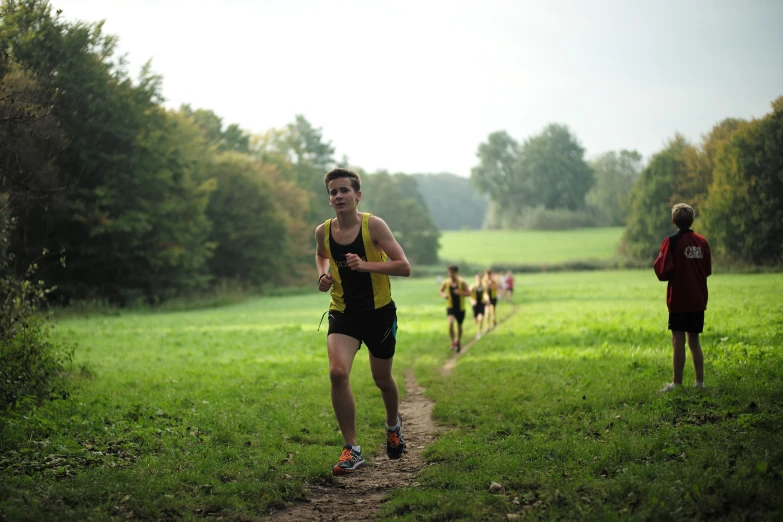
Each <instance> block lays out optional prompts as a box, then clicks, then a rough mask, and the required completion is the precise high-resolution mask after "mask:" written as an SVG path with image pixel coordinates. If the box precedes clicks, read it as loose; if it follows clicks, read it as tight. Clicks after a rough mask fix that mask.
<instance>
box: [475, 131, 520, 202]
mask: <svg viewBox="0 0 783 522" xmlns="http://www.w3.org/2000/svg"><path fill="white" fill-rule="evenodd" d="M476 155H477V156H478V158H479V164H478V165H477V166H476V167H474V168H473V169H472V170H471V172H470V180H471V182H473V185H474V186H475V187H476V189H477V190H478V191H479V192H480V193H482V194H487V195H489V197H490V199H491V200H492V201H494V202H495V203H496V205H498V206H499V207H501V208H503V209H506V210H508V211H509V212H519V211H520V210H521V208H522V206H523V205H524V203H523V201H524V199H525V196H524V191H525V190H528V189H529V187H526V186H525V182H524V179H523V177H522V175H521V173H520V170H519V144H518V143H517V142H516V141H515V140H514V138H512V137H511V136H509V135H508V133H507V132H505V131H499V132H493V133H492V134H490V135H489V138H488V139H487V142H486V143H482V144H480V145H479V148H478V152H477V153H476Z"/></svg>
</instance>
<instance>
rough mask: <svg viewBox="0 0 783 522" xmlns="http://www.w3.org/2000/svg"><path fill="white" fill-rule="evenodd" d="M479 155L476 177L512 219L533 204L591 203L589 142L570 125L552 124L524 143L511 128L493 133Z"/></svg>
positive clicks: (480, 187)
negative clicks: (585, 145) (509, 131)
mask: <svg viewBox="0 0 783 522" xmlns="http://www.w3.org/2000/svg"><path fill="white" fill-rule="evenodd" d="M477 155H478V158H479V165H477V166H476V167H474V168H473V170H472V171H471V180H472V181H473V183H474V185H475V186H476V188H477V189H478V190H479V191H480V192H482V193H484V194H488V195H489V196H490V198H491V199H492V201H493V203H494V205H493V208H494V212H495V213H496V214H498V215H505V216H507V217H508V219H509V220H510V221H514V220H515V219H516V218H517V217H519V216H520V215H521V214H522V213H523V212H525V210H526V209H530V208H533V207H543V208H545V209H565V210H570V211H575V210H582V209H584V208H585V194H587V191H588V190H590V187H591V186H592V183H593V172H592V169H591V168H590V166H589V165H588V164H587V163H586V162H585V160H584V148H582V146H581V145H580V144H579V141H578V140H577V139H576V137H575V136H573V135H572V134H571V131H570V130H569V129H568V127H566V126H564V125H557V124H550V125H548V126H547V127H546V128H545V129H544V130H543V132H542V133H541V134H539V135H537V136H533V137H532V138H529V139H528V140H526V141H525V142H524V144H522V145H521V146H520V145H519V144H518V143H517V142H516V141H514V139H513V138H512V137H511V136H509V135H508V134H507V133H506V132H505V131H501V132H495V133H492V134H490V136H489V139H488V141H487V142H486V143H482V144H480V145H479V149H478V154H477Z"/></svg>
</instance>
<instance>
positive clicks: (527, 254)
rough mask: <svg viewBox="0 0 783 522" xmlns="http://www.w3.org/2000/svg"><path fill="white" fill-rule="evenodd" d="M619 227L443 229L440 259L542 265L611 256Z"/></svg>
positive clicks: (614, 248) (620, 229)
mask: <svg viewBox="0 0 783 522" xmlns="http://www.w3.org/2000/svg"><path fill="white" fill-rule="evenodd" d="M623 230H625V229H624V228H623V227H605V228H585V229H576V230H556V231H548V230H458V231H448V230H447V231H444V232H442V234H443V235H442V236H441V239H440V251H439V253H438V255H439V256H440V258H441V259H447V260H449V261H455V262H457V261H466V262H468V263H475V264H483V265H490V264H492V263H501V264H510V265H543V264H557V263H564V262H568V261H585V260H598V259H602V260H603V259H611V258H613V257H616V256H617V248H618V246H619V245H620V238H621V237H622V235H623Z"/></svg>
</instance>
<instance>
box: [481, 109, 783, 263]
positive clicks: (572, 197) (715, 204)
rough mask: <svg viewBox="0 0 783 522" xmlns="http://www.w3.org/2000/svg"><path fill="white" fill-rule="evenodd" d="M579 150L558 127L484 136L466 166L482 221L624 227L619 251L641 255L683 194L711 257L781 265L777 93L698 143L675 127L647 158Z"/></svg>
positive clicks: (782, 185) (782, 190)
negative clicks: (519, 136) (756, 112)
mask: <svg viewBox="0 0 783 522" xmlns="http://www.w3.org/2000/svg"><path fill="white" fill-rule="evenodd" d="M584 153H585V150H584V148H583V147H582V146H581V144H580V143H579V140H578V139H577V138H576V137H575V136H574V134H573V133H572V132H571V131H570V129H569V128H568V127H566V126H564V125H557V124H550V125H548V126H547V127H546V128H545V129H544V130H543V132H541V133H540V134H538V135H536V136H533V137H531V138H529V139H527V140H526V141H524V142H523V143H521V144H520V143H519V142H517V141H516V140H514V138H512V137H511V136H510V135H509V134H508V133H507V132H505V131H499V132H495V133H492V134H490V135H489V137H488V139H487V141H486V142H484V143H481V144H480V145H479V147H478V151H477V156H478V160H479V162H478V165H477V166H476V167H475V168H473V170H472V172H471V181H472V182H473V184H474V186H475V187H476V189H477V190H478V191H480V192H481V193H483V194H486V195H487V196H488V197H489V198H490V211H489V216H488V223H487V224H488V226H489V227H496V228H534V229H535V228H538V229H563V228H573V227H584V226H610V225H612V226H623V225H624V226H625V227H626V230H625V234H624V236H623V241H622V244H621V247H620V251H621V253H623V254H626V255H628V256H629V257H631V258H633V259H637V260H641V261H647V260H651V259H654V257H655V255H656V254H657V252H658V248H659V246H660V243H661V241H662V239H663V238H664V237H666V236H667V235H670V234H671V233H672V231H673V229H672V225H671V217H670V213H671V207H672V206H673V205H674V204H675V203H679V202H686V203H689V204H691V205H692V206H693V207H694V209H695V210H696V213H697V221H696V224H695V225H694V226H695V227H698V228H699V230H700V231H701V232H702V233H704V234H705V235H706V236H707V238H708V239H709V241H710V242H711V244H712V246H713V250H714V254H715V256H716V258H717V259H718V261H719V262H721V263H723V264H725V265H737V264H741V265H754V266H759V265H761V266H765V265H781V264H783V241H781V238H782V237H783V97H780V98H778V99H777V100H775V101H774V102H773V103H772V111H771V112H770V113H769V114H767V115H766V116H764V117H763V118H761V119H757V120H752V121H744V120H740V119H734V118H729V119H726V120H724V121H722V122H720V123H718V124H717V125H715V126H714V127H713V129H712V130H711V131H710V132H709V133H708V134H706V135H705V136H704V138H703V140H702V142H701V143H700V144H697V145H695V144H692V143H689V142H688V141H687V140H686V139H685V138H684V137H682V136H680V135H676V136H675V137H674V138H672V139H671V140H670V141H669V142H668V143H667V145H666V146H665V147H664V148H663V150H661V151H659V152H657V153H655V154H654V155H653V156H652V158H651V159H650V161H649V162H648V163H647V165H644V164H643V161H642V156H641V154H639V153H638V152H637V151H632V150H631V151H629V150H621V151H617V152H615V151H612V152H607V153H604V154H602V155H600V156H598V157H597V158H595V159H594V160H592V161H590V162H588V161H587V160H586V159H585V157H584Z"/></svg>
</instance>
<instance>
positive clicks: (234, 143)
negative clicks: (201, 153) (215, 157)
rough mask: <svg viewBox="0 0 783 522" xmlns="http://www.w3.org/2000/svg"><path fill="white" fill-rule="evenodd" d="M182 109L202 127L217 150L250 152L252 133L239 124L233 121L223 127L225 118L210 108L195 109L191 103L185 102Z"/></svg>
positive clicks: (205, 135) (206, 139)
mask: <svg viewBox="0 0 783 522" xmlns="http://www.w3.org/2000/svg"><path fill="white" fill-rule="evenodd" d="M180 111H181V112H182V113H183V114H185V115H186V116H188V117H190V118H192V119H193V121H194V122H195V123H196V124H197V125H198V126H199V127H200V128H201V130H202V132H203V133H204V140H205V141H206V143H207V144H208V145H209V146H211V147H214V148H215V150H216V151H217V152H226V151H234V152H244V153H249V152H250V135H249V134H248V133H246V132H245V131H243V130H242V128H241V127H239V125H237V124H236V123H232V124H231V125H229V126H228V127H226V128H225V129H224V128H223V118H221V117H220V116H218V115H217V114H215V113H214V112H213V111H211V110H208V109H196V110H193V108H191V106H190V105H188V104H184V105H182V107H180Z"/></svg>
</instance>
